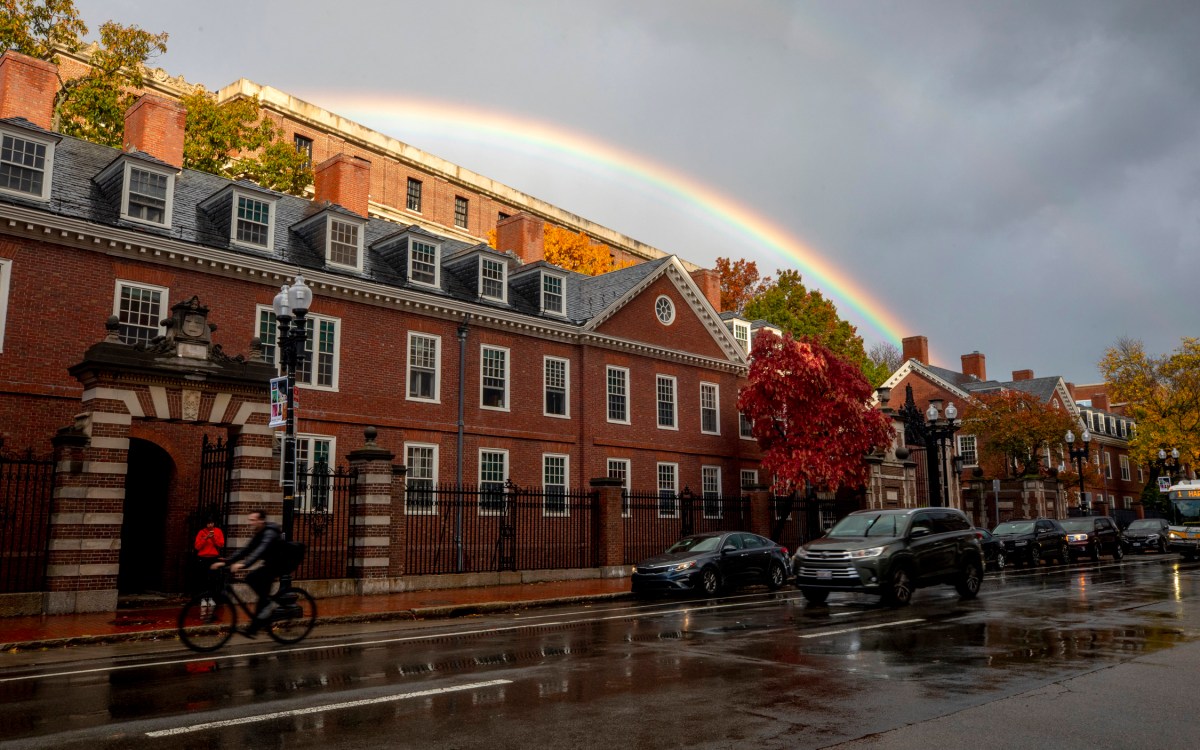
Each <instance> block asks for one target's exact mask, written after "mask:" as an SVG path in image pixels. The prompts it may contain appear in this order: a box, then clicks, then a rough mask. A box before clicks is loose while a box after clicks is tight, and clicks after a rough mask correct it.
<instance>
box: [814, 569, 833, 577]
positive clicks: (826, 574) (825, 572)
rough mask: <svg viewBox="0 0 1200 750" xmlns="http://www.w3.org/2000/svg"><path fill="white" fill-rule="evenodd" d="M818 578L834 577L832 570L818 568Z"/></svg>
mask: <svg viewBox="0 0 1200 750" xmlns="http://www.w3.org/2000/svg"><path fill="white" fill-rule="evenodd" d="M817 578H833V571H832V570H818V571H817Z"/></svg>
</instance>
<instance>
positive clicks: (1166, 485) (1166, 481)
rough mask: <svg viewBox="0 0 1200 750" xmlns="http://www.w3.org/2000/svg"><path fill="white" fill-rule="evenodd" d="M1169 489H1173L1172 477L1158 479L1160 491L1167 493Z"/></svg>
mask: <svg viewBox="0 0 1200 750" xmlns="http://www.w3.org/2000/svg"><path fill="white" fill-rule="evenodd" d="M1169 489H1171V478H1170V477H1159V478H1158V491H1159V492H1166V491H1167V490H1169Z"/></svg>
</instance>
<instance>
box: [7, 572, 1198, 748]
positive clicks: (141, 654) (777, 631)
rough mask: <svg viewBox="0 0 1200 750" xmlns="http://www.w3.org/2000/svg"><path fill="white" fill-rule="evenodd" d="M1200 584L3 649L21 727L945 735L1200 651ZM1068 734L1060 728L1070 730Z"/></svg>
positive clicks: (369, 736) (1105, 579) (115, 732)
mask: <svg viewBox="0 0 1200 750" xmlns="http://www.w3.org/2000/svg"><path fill="white" fill-rule="evenodd" d="M1198 602H1200V563H1196V564H1192V563H1182V562H1180V561H1179V560H1178V559H1177V558H1176V557H1174V556H1168V555H1148V556H1145V557H1126V558H1125V560H1124V561H1122V562H1120V563H1114V562H1112V561H1110V560H1108V559H1105V560H1104V561H1102V562H1101V563H1098V564H1096V563H1076V564H1073V565H1069V566H1048V567H1046V566H1043V567H1041V568H1038V569H1034V570H1017V569H1012V568H1010V569H1009V570H1007V571H1005V572H1004V573H1003V574H989V575H988V577H987V578H986V579H985V582H984V588H983V590H982V592H981V594H980V597H979V598H978V599H976V600H973V601H966V602H962V601H959V599H958V597H957V595H956V594H955V593H954V591H953V589H952V588H951V587H949V586H939V587H936V588H931V589H923V590H921V591H918V592H917V594H916V596H915V597H914V599H913V603H912V605H911V606H909V607H905V608H903V609H888V608H884V607H881V606H880V605H879V604H878V603H877V602H876V601H875V600H874V599H872V598H869V597H865V596H859V595H850V594H834V595H832V596H831V597H830V599H829V603H828V605H827V606H810V605H807V604H806V603H805V602H804V601H803V599H801V598H800V596H799V593H798V592H797V591H795V590H794V589H792V588H790V587H789V588H786V589H784V590H782V591H781V592H779V593H777V594H771V593H768V592H766V591H765V590H762V589H749V590H746V591H742V592H737V593H734V594H731V595H728V596H725V597H722V598H720V599H714V600H708V601H705V600H679V599H674V600H658V601H653V602H635V601H632V600H631V601H627V602H607V603H604V604H597V605H594V606H574V607H564V608H554V609H537V610H529V611H526V612H523V613H520V614H513V615H502V616H501V615H497V616H488V617H472V618H464V619H457V620H448V621H439V622H430V623H387V624H380V625H373V626H372V625H354V626H337V627H329V628H318V629H317V630H316V631H314V635H313V637H311V638H309V640H308V641H305V642H304V643H302V644H300V645H299V646H298V647H290V648H288V647H282V646H278V645H276V644H274V643H271V642H269V641H267V642H261V641H254V642H250V641H246V640H244V639H238V640H235V641H234V642H233V644H232V645H231V646H230V647H227V648H226V649H225V650H223V651H220V652H217V654H216V655H215V656H212V657H204V656H202V655H196V654H192V653H190V652H188V651H186V650H185V649H183V648H182V647H181V646H180V645H179V644H178V643H176V642H173V641H171V642H164V643H126V644H118V645H115V646H105V647H100V646H96V647H80V648H74V649H62V650H58V651H51V652H44V653H18V654H5V655H2V656H0V746H3V747H9V746H12V747H47V748H84V747H87V748H151V747H153V748H162V747H170V748H213V747H230V748H242V747H254V748H275V747H321V748H359V747H421V748H480V747H484V748H488V750H497V749H499V748H565V747H582V748H590V747H604V748H655V749H657V748H673V747H680V748H684V747H686V748H725V747H764V748H818V747H830V746H836V745H838V744H841V743H850V742H854V741H859V742H862V743H867V744H870V746H880V747H883V746H889V747H905V746H914V747H915V746H927V745H926V743H927V742H928V741H929V739H928V738H926V739H925V740H921V741H920V742H919V743H918V741H917V739H915V737H916V736H917V735H916V734H915V733H916V732H918V731H919V730H921V729H922V728H925V729H927V730H928V731H929V732H934V731H935V729H937V728H938V727H939V722H947V721H949V720H950V719H949V718H948V717H950V718H952V717H964V721H966V719H967V718H970V717H975V720H976V721H985V720H984V718H983V717H985V716H986V714H984V713H980V712H983V711H985V710H986V708H987V707H988V706H998V705H1004V701H1006V700H1014V699H1022V700H1028V696H1029V695H1038V694H1040V693H1039V691H1043V692H1044V691H1046V690H1051V691H1053V690H1054V689H1055V688H1056V686H1062V685H1065V684H1069V682H1070V681H1071V680H1072V679H1073V678H1079V677H1080V676H1087V675H1095V674H1097V673H1100V672H1101V671H1102V670H1106V669H1108V668H1110V667H1114V666H1116V665H1122V668H1125V666H1127V665H1130V664H1132V663H1134V661H1135V660H1139V659H1144V658H1146V657H1148V656H1150V655H1156V654H1160V653H1163V652H1169V651H1170V650H1171V649H1176V648H1178V649H1180V651H1181V652H1182V651H1183V650H1184V649H1185V648H1186V644H1189V643H1191V642H1193V641H1196V640H1197V639H1198V636H1200V619H1197V613H1198V607H1197V603H1198ZM1166 657H1169V653H1166V656H1165V657H1164V658H1162V659H1161V660H1160V661H1161V663H1162V664H1163V665H1164V667H1163V669H1164V670H1168V671H1169V669H1170V665H1171V660H1170V659H1169V658H1166ZM1131 674H1132V672H1131ZM1139 674H1140V673H1139ZM1176 677H1177V678H1180V679H1182V678H1183V675H1176ZM1187 677H1188V679H1187V680H1186V681H1185V682H1183V683H1181V684H1187V685H1192V684H1193V683H1194V680H1191V679H1190V674H1189V675H1187ZM1129 689H1130V690H1131V691H1136V690H1137V689H1138V688H1137V686H1136V685H1131V686H1129ZM1192 702H1193V701H1192V700H1190V699H1189V700H1188V704H1189V705H1190V704H1191V703H1192ZM1072 710H1073V712H1074V718H1075V719H1076V720H1079V721H1081V722H1085V723H1087V722H1092V721H1093V720H1094V721H1095V722H1107V723H1113V722H1117V721H1121V720H1124V718H1125V717H1121V716H1119V715H1115V714H1114V713H1113V707H1112V706H1109V705H1090V706H1089V705H1088V704H1086V703H1085V704H1084V706H1083V707H1082V708H1081V707H1078V706H1077V707H1075V708H1073V709H1072ZM1088 711H1090V712H1091V713H1092V714H1093V715H1094V719H1093V718H1092V717H1090V716H1087V715H1080V714H1081V712H1088ZM972 712H975V713H972ZM1020 721H1021V716H1020V715H1019V714H1017V715H1008V718H1006V719H1004V720H1000V719H995V720H986V721H985V723H984V725H983V729H973V730H972V731H981V732H984V734H985V736H982V737H980V738H979V742H978V743H972V744H973V745H974V746H977V747H1015V746H1017V744H1016V743H1006V742H1005V741H1004V737H1005V736H1006V735H1005V732H1006V730H1007V727H1006V724H1007V723H1014V724H1018V723H1020ZM986 722H991V724H994V726H990V725H988V724H987V723H986ZM952 725H953V722H952V721H951V722H950V726H952ZM1061 729H1062V728H1061V726H1060V727H1058V728H1057V731H1061ZM892 730H896V732H895V733H893V734H885V733H889V732H892ZM943 730H944V731H950V730H949V729H947V728H945V727H943ZM905 731H907V732H909V733H910V734H912V736H913V737H914V739H912V740H911V742H912V743H913V744H911V745H909V744H908V743H909V742H910V740H906V739H904V738H905V737H907V736H909V735H907V734H904V732H905ZM1047 731H1048V732H1050V733H1051V736H1049V737H1044V738H1043V739H1044V740H1045V744H1043V745H1042V746H1045V747H1050V746H1061V745H1062V744H1063V743H1060V742H1056V741H1054V739H1053V733H1054V732H1055V731H1056V729H1055V728H1053V727H1047ZM888 737H891V738H892V739H891V740H890V741H888V742H885V741H882V740H881V739H880V738H888ZM943 741H946V742H948V743H949V744H943V745H942V746H947V747H949V746H956V743H955V741H953V740H949V741H947V740H946V739H945V737H943ZM889 742H890V744H889ZM871 743H875V744H871ZM855 744H858V743H855ZM1068 744H1069V743H1068ZM1033 746H1037V745H1036V744H1035V745H1033ZM1091 746H1093V747H1094V746H1096V745H1094V744H1093V745H1091ZM1101 746H1106V745H1104V743H1101ZM1107 746H1112V747H1117V746H1135V745H1122V744H1111V745H1107ZM1147 746H1156V747H1163V746H1164V745H1162V744H1159V743H1154V744H1148V745H1147ZM1166 746H1170V745H1166Z"/></svg>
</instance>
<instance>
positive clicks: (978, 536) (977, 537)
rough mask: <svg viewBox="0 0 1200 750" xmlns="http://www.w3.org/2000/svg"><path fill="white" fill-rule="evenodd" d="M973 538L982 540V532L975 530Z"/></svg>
mask: <svg viewBox="0 0 1200 750" xmlns="http://www.w3.org/2000/svg"><path fill="white" fill-rule="evenodd" d="M975 538H976V539H980V540H982V539H983V534H982V533H980V532H978V531H976V532H975Z"/></svg>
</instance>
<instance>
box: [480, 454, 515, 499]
mask: <svg viewBox="0 0 1200 750" xmlns="http://www.w3.org/2000/svg"><path fill="white" fill-rule="evenodd" d="M484 453H498V454H500V455H501V456H503V457H504V470H503V471H502V472H501V473H502V474H503V475H504V479H508V473H509V468H508V467H509V464H508V449H506V448H480V449H479V452H478V454H476V468H475V477H476V481H477V483H476V486H477V487H479V488H480V491H481V494H480V497H479V502H478V503H476V505H475V510H476V512H477V513H478V515H481V516H498V515H500V514H501V513H502V512H503V511H499V510H492V509H490V508H484V507H483V495H482V489H483V482H484V479H483V454H484ZM489 481H490V480H489ZM501 482H502V483H503V480H501Z"/></svg>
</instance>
